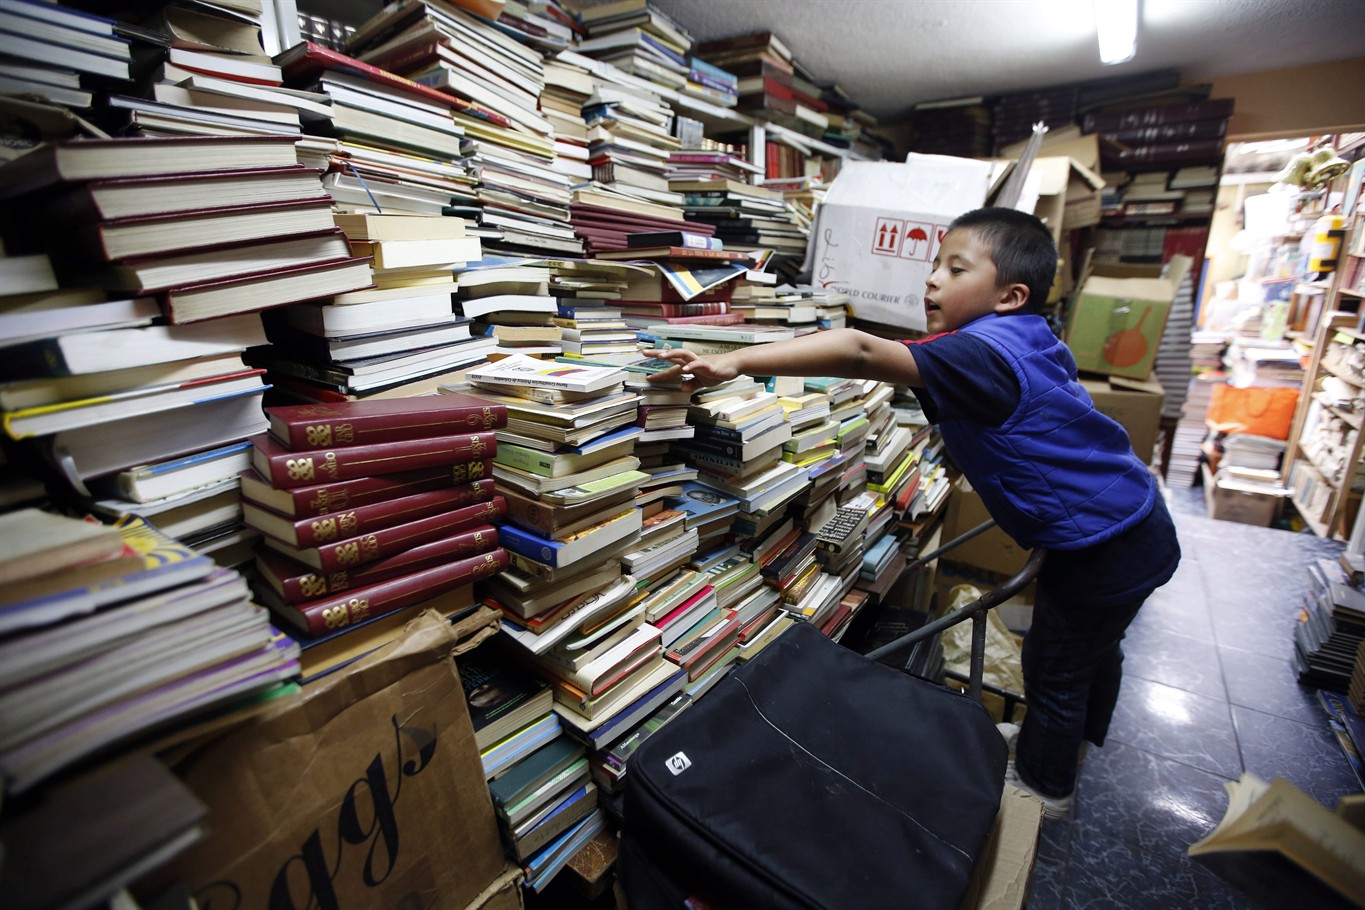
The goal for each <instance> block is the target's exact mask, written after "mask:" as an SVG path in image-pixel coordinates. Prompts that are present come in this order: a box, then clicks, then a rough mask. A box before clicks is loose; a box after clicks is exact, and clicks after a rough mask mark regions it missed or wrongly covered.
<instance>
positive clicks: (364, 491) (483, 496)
mask: <svg viewBox="0 0 1365 910" xmlns="http://www.w3.org/2000/svg"><path fill="white" fill-rule="evenodd" d="M492 475H493V463H492V462H491V461H467V462H461V463H460V464H455V465H449V466H438V467H434V468H424V469H422V470H420V471H403V472H400V473H398V474H381V475H376V476H372V477H356V478H354V479H352V480H339V481H337V482H335V483H320V484H313V485H310V486H305V487H294V488H292V489H288V490H280V489H276V488H275V487H273V486H271V485H270V484H269V483H268V482H267V481H266V480H264V479H263V478H262V477H261V476H260V475H259V474H257V473H256V472H255V471H254V470H251V471H244V472H243V473H242V474H241V475H240V477H241V485H242V498H243V499H245V500H247V501H249V502H254V503H257V504H258V505H262V506H265V507H266V508H267V509H270V510H272V511H274V512H277V513H279V514H281V515H287V516H290V517H292V518H307V517H309V516H312V515H327V514H329V513H332V512H339V511H342V510H345V509H358V508H361V507H363V506H369V505H373V504H375V503H377V502H384V501H386V500H389V499H397V498H399V497H400V496H411V495H413V494H414V493H423V492H426V491H428V490H439V489H442V488H445V487H449V486H455V485H464V490H465V497H466V498H465V501H463V502H461V503H460V505H473V504H474V503H476V502H487V501H488V500H490V499H492V498H493V494H494V484H493V480H492Z"/></svg>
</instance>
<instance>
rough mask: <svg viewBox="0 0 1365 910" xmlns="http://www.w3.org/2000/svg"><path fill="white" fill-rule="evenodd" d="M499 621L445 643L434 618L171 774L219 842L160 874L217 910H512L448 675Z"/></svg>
mask: <svg viewBox="0 0 1365 910" xmlns="http://www.w3.org/2000/svg"><path fill="white" fill-rule="evenodd" d="M498 617H499V614H498V613H497V612H496V611H494V610H490V609H488V608H480V609H478V610H477V611H476V612H475V613H474V614H472V615H471V616H468V617H465V618H464V619H462V620H461V621H460V622H459V623H458V624H456V625H455V626H454V627H452V625H451V623H450V621H449V620H447V619H446V618H444V617H443V616H441V615H440V614H438V613H437V612H435V611H427V612H425V613H423V614H422V615H421V616H419V617H418V618H416V619H413V620H412V621H411V622H409V623H408V625H407V626H406V628H405V629H404V632H403V635H402V636H401V637H400V638H398V639H397V640H395V641H394V642H392V643H390V644H389V645H386V646H384V647H383V648H381V649H380V650H379V651H377V652H375V653H373V654H371V655H368V656H366V657H364V658H361V659H360V660H359V661H357V662H356V663H354V664H352V665H350V666H349V667H346V668H345V669H343V670H340V671H338V672H336V673H334V674H331V675H330V676H327V677H325V678H323V679H321V680H319V681H318V682H317V683H315V684H313V685H310V686H308V687H306V688H305V689H304V690H303V692H302V693H301V694H300V695H298V696H297V697H295V698H288V699H281V700H280V701H281V704H279V705H278V706H277V707H275V708H273V709H272V710H269V711H267V712H264V713H262V714H260V715H257V716H255V717H253V718H251V719H250V720H248V721H246V722H244V723H243V724H241V725H240V726H238V727H236V728H234V729H233V730H232V731H231V732H229V733H227V734H225V735H223V736H221V737H219V738H217V739H215V740H213V741H212V742H210V743H208V744H206V745H204V746H203V747H202V748H201V749H200V750H199V751H198V752H197V753H194V754H192V755H189V756H188V757H186V758H185V759H184V760H183V761H181V762H180V766H179V767H177V768H176V769H175V770H176V771H177V773H178V774H179V775H180V776H181V778H182V779H183V780H184V781H185V783H186V784H187V785H188V786H189V787H190V789H191V790H193V791H194V792H195V794H196V795H197V796H199V798H200V799H202V800H203V801H204V802H205V803H206V804H207V805H208V806H209V809H210V813H211V814H210V816H209V825H210V828H211V831H210V834H209V836H208V837H207V838H206V839H204V840H203V841H200V842H199V843H198V844H196V845H195V846H194V847H192V848H190V850H189V851H187V852H186V853H184V854H181V856H180V857H178V858H177V859H176V860H175V861H174V862H173V863H171V864H170V867H169V868H168V869H167V870H166V871H167V874H169V875H170V876H173V877H175V878H178V879H181V880H183V881H185V882H186V883H188V885H189V886H190V890H191V891H192V892H193V893H194V894H195V896H196V897H197V898H198V899H199V901H200V902H201V903H207V904H212V905H215V906H216V905H217V904H218V903H220V902H223V903H226V904H229V905H231V906H239V907H329V908H334V910H385V908H391V907H408V908H412V910H426V908H437V907H440V908H446V907H469V906H470V905H473V906H474V907H478V908H480V910H482V908H483V905H487V907H488V908H489V910H493V908H496V910H515V908H516V907H517V906H518V902H519V895H517V894H516V893H515V888H513V892H512V893H510V895H509V892H508V890H507V886H506V883H505V882H504V881H503V879H504V877H505V876H506V874H507V867H508V863H507V861H506V859H505V858H504V856H503V850H502V842H501V840H500V839H499V836H498V825H497V821H496V819H495V816H494V814H493V803H492V799H491V798H490V797H489V795H488V785H487V783H486V782H485V780H484V775H483V764H482V762H481V761H480V759H479V750H478V747H477V746H476V745H475V743H474V729H473V727H472V725H471V723H470V720H469V711H468V708H467V707H466V705H465V701H464V697H463V689H462V688H461V686H460V679H459V675H458V673H457V671H456V668H455V664H454V661H453V660H452V659H451V657H452V655H454V654H456V653H457V652H458V651H460V649H462V648H464V649H467V648H471V647H474V646H475V645H476V644H477V643H478V642H479V641H482V640H483V639H485V638H487V637H489V636H491V635H494V634H496V633H497V630H498V628H499V625H500V622H499V618H498ZM490 888H491V889H492V890H491V891H490V890H489V889H490ZM509 897H510V899H509Z"/></svg>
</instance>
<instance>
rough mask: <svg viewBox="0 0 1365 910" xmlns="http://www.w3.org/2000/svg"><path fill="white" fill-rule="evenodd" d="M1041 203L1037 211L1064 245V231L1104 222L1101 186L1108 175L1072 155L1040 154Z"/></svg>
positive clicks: (1037, 161) (1037, 167)
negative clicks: (1054, 155)
mask: <svg viewBox="0 0 1365 910" xmlns="http://www.w3.org/2000/svg"><path fill="white" fill-rule="evenodd" d="M1032 173H1036V174H1037V175H1038V203H1037V205H1035V206H1034V208H1033V214H1035V215H1037V216H1038V217H1039V218H1041V219H1043V221H1044V222H1045V223H1046V224H1047V226H1048V228H1049V229H1050V230H1051V231H1052V239H1053V240H1055V241H1056V242H1057V246H1058V247H1059V248H1060V247H1061V246H1062V245H1063V244H1062V235H1063V234H1065V233H1066V232H1067V231H1070V230H1074V229H1076V228H1082V227H1090V226H1091V225H1094V224H1099V223H1100V190H1101V189H1103V188H1104V178H1103V177H1101V176H1100V175H1099V174H1096V173H1095V172H1094V171H1092V170H1091V169H1090V168H1088V167H1086V166H1085V165H1084V164H1082V163H1081V162H1080V161H1078V160H1076V159H1075V158H1072V157H1060V156H1059V157H1046V158H1037V159H1035V160H1034V162H1033V168H1032Z"/></svg>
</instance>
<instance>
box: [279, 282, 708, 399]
mask: <svg viewBox="0 0 1365 910" xmlns="http://www.w3.org/2000/svg"><path fill="white" fill-rule="evenodd" d="M616 304H617V306H619V307H620V308H621V313H622V314H623V315H625V316H662V317H664V318H668V317H672V316H715V315H717V314H719V313H728V312H730V303H729V301H726V300H708V301H702V302H701V303H664V302H662V301H660V302H659V303H654V302H652V301H644V300H618V301H616ZM268 410H269V409H267V411H268Z"/></svg>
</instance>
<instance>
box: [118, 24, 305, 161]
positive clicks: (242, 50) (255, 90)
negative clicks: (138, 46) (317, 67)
mask: <svg viewBox="0 0 1365 910" xmlns="http://www.w3.org/2000/svg"><path fill="white" fill-rule="evenodd" d="M144 28H151V29H152V30H153V31H154V32H156V33H159V34H161V35H163V36H164V37H165V40H166V43H167V44H168V45H169V46H165V47H157V48H155V49H154V52H153V53H151V54H141V53H140V54H138V55H137V56H138V58H139V66H140V67H143V68H146V67H148V66H150V65H152V64H156V66H155V69H154V70H152V72H151V73H150V79H146V80H143V81H142V82H141V84H140V91H138V92H137V93H136V94H134V93H128V94H118V95H111V96H110V97H109V99H108V102H107V104H106V106H105V109H104V110H103V111H101V112H100V114H101V116H103V117H104V118H105V119H106V120H107V121H108V122H107V123H106V124H105V125H106V128H108V129H110V131H111V132H112V131H114V130H115V128H118V129H119V130H120V131H121V130H122V129H123V127H124V125H125V123H126V125H127V129H128V130H130V131H135V132H136V133H137V134H139V135H143V136H180V135H252V134H254V135H279V136H292V137H297V136H298V135H299V133H300V130H301V127H300V123H301V118H302V117H303V116H304V115H305V112H306V114H307V115H308V116H312V117H317V116H321V115H322V111H321V110H320V109H319V104H318V101H319V99H317V98H310V97H292V96H291V95H290V94H289V93H287V92H283V91H280V85H281V75H280V68H279V66H277V65H276V64H275V63H274V62H273V61H272V60H271V59H270V57H268V56H266V55H265V53H264V52H263V50H262V48H261V25H260V12H259V8H258V9H257V10H255V11H253V12H252V13H250V14H248V13H245V12H237V11H233V10H229V9H227V8H224V7H221V6H214V7H206V6H197V7H193V8H189V7H177V6H170V5H167V6H163V7H162V8H161V9H160V10H159V11H158V13H157V14H155V17H154V18H153V19H151V20H148V21H147V22H145V23H144Z"/></svg>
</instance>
